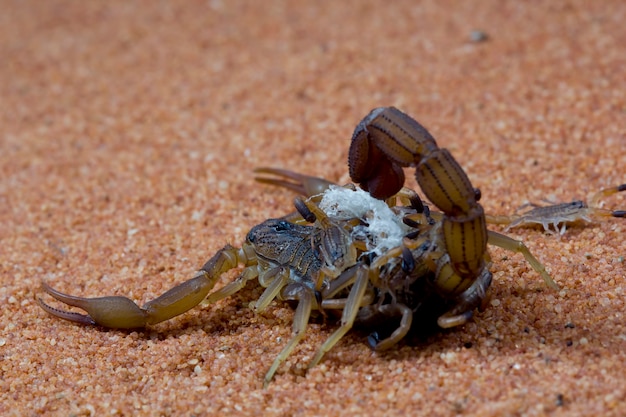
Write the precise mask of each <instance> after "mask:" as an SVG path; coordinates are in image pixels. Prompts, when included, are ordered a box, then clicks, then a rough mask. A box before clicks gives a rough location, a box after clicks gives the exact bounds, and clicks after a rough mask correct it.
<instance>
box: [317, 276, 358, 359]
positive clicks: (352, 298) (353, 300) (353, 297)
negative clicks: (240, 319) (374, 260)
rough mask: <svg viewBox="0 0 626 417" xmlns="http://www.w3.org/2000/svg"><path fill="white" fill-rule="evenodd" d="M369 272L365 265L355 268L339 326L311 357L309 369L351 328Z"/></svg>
mask: <svg viewBox="0 0 626 417" xmlns="http://www.w3.org/2000/svg"><path fill="white" fill-rule="evenodd" d="M369 271H370V270H369V268H368V267H367V266H366V265H361V266H360V267H359V268H357V270H356V279H355V281H354V284H353V286H352V288H351V289H350V293H349V294H348V299H347V301H346V305H345V308H344V310H343V313H342V316H341V326H340V327H339V328H338V329H337V330H335V331H334V332H333V334H331V335H330V337H329V338H328V339H327V340H326V341H325V342H324V343H323V344H322V346H320V347H319V349H318V350H317V353H316V354H315V356H314V357H313V360H311V362H310V363H309V369H310V368H313V367H314V366H315V365H317V364H318V363H319V362H320V361H321V360H322V357H323V356H324V354H325V353H326V352H328V351H329V350H330V349H332V347H333V346H335V345H336V344H337V342H339V340H341V338H342V337H343V336H344V335H345V334H346V333H347V332H348V331H349V330H350V329H351V328H352V325H353V324H354V320H355V318H356V315H357V313H358V312H359V308H360V306H361V303H362V300H363V298H364V296H365V291H366V290H367V287H368V284H369Z"/></svg>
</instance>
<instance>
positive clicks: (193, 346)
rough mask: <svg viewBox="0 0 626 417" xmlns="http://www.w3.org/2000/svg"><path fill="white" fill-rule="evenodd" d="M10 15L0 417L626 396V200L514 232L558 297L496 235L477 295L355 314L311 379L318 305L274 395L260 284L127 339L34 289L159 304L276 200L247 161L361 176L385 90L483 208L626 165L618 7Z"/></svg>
mask: <svg viewBox="0 0 626 417" xmlns="http://www.w3.org/2000/svg"><path fill="white" fill-rule="evenodd" d="M0 10H2V12H1V13H0V57H1V58H0V108H1V109H2V110H1V111H0V146H1V152H0V169H1V171H0V172H1V177H0V259H2V262H1V264H0V265H1V267H0V268H1V269H0V271H1V273H0V280H1V288H0V303H1V305H2V312H1V313H0V314H1V319H0V368H1V372H2V378H1V380H0V414H2V415H21V416H27V415H52V416H73V415H78V416H83V415H98V416H102V415H155V416H157V415H177V416H182V415H185V416H192V415H215V414H218V413H219V414H222V415H227V414H232V415H261V414H263V415H268V416H283V415H284V416H287V415H299V416H306V415H355V416H356V415H383V414H384V415H388V416H394V415H398V416H404V415H428V416H454V415H464V416H474V415H475V416H517V415H524V416H540V415H555V416H557V415H567V416H583V415H598V416H599V415H603V416H620V415H625V414H626V383H625V377H624V374H625V370H626V365H625V363H626V324H625V313H626V303H625V299H624V298H625V294H626V283H625V282H624V276H625V273H626V263H625V262H624V256H625V255H626V243H625V240H624V231H625V230H626V223H624V220H621V219H612V220H609V221H605V222H601V223H597V224H593V225H588V226H580V227H571V228H570V229H569V230H568V231H567V233H566V234H565V235H564V236H563V237H561V238H559V237H558V236H552V235H547V234H545V233H543V232H542V231H541V230H540V229H517V230H515V231H513V232H511V233H510V235H511V236H514V237H516V238H520V239H523V240H524V241H525V242H526V243H527V244H528V246H529V247H530V249H531V250H532V251H533V252H534V253H535V254H536V255H537V256H538V258H539V259H541V260H542V261H543V262H544V263H545V265H546V266H547V267H548V269H549V270H550V272H551V274H552V275H553V277H554V278H555V280H556V281H557V282H558V283H559V285H560V286H561V290H560V291H553V290H550V289H548V288H546V286H545V285H544V284H543V282H542V281H541V279H540V278H539V277H538V276H537V274H536V273H535V272H534V271H532V270H531V269H530V268H529V266H528V265H527V264H526V263H525V261H524V260H523V258H522V257H521V256H519V255H513V254H510V253H507V252H504V251H502V250H497V249H494V250H492V254H493V258H494V265H493V267H492V270H493V273H494V284H493V286H492V290H493V299H492V301H491V305H490V306H489V308H488V309H487V310H486V311H485V312H483V313H481V314H478V315H477V316H476V317H475V319H474V320H473V321H472V322H471V323H469V324H467V325H466V326H464V327H462V328H459V329H456V330H454V331H450V332H445V333H441V334H438V335H435V336H433V337H431V338H430V339H428V340H427V341H426V342H424V343H419V344H417V345H415V344H413V345H411V344H406V343H403V344H401V345H400V346H398V347H397V348H396V349H393V350H392V351H390V352H387V353H384V354H376V353H374V352H372V351H371V350H370V349H369V347H368V346H367V343H366V341H365V340H364V337H363V335H362V334H359V333H350V334H349V335H348V336H346V337H345V338H344V339H343V340H342V341H341V342H340V343H339V344H338V345H337V346H336V347H335V348H334V349H333V350H332V351H331V352H330V353H329V354H328V355H326V357H325V360H324V361H323V363H322V364H321V365H320V366H318V367H317V368H315V369H313V370H311V371H310V372H308V373H305V366H306V364H307V362H308V361H309V360H310V359H311V357H312V355H313V354H314V352H315V349H316V348H317V347H318V346H319V345H320V344H321V343H322V342H323V340H325V338H326V337H328V335H329V334H330V333H331V332H332V331H333V329H334V328H335V327H334V326H333V325H332V324H323V323H313V324H311V326H310V328H309V331H308V334H307V337H306V338H305V340H304V342H303V343H302V344H301V345H300V346H299V347H298V348H297V349H296V351H295V352H294V354H293V355H291V356H290V357H289V358H288V360H287V361H286V363H285V364H284V365H283V366H282V367H281V368H280V369H279V371H278V374H277V376H276V379H275V381H274V382H273V383H272V384H271V385H270V386H269V388H268V389H265V390H264V389H263V388H262V378H263V375H264V373H265V371H266V370H267V368H268V367H269V365H270V364H271V362H272V361H273V359H274V358H275V356H276V355H277V353H278V352H279V351H280V349H282V347H283V344H284V343H285V341H286V340H287V339H288V338H289V336H290V331H291V319H292V315H293V311H292V310H291V308H289V306H287V305H285V304H281V303H274V304H273V305H272V306H271V307H270V308H269V309H268V310H267V311H266V312H264V313H263V314H254V313H253V312H252V311H251V310H250V309H249V308H248V307H247V306H248V302H249V301H250V300H253V299H255V298H257V297H258V296H259V294H260V292H259V290H258V289H256V288H255V287H254V286H249V287H247V288H246V289H245V290H244V291H242V292H241V293H240V294H238V295H237V296H236V297H233V298H231V299H228V300H224V301H222V302H219V303H218V304H217V305H214V306H210V307H207V308H199V309H195V310H193V311H191V312H189V313H186V314H184V315H182V316H180V317H177V318H175V319H173V320H171V321H170V322H167V323H163V324H160V325H157V326H155V327H154V328H152V329H150V330H148V331H141V332H139V331H135V332H125V331H103V330H102V329H98V328H88V327H83V326H79V325H74V324H71V323H68V322H65V321H61V320H56V319H53V318H51V317H49V316H48V315H47V314H46V313H44V312H43V311H42V310H40V309H39V308H38V306H37V305H36V303H35V301H34V297H35V295H36V294H37V289H38V287H39V285H40V282H41V281H42V280H45V281H46V282H48V283H50V284H51V285H53V286H54V287H55V288H57V289H59V290H61V291H65V292H70V293H72V294H77V295H85V296H99V295H109V294H118V295H121V294H123V295H128V296H130V297H132V298H133V299H135V300H137V301H138V302H140V303H143V302H145V301H146V300H149V299H152V298H154V297H155V296H157V295H159V294H160V293H162V292H163V291H164V290H166V289H168V288H169V287H171V286H172V285H174V284H175V283H179V282H182V281H183V280H185V279H187V278H189V277H191V276H192V275H193V273H194V271H195V270H196V269H197V268H199V267H200V266H201V265H202V264H203V263H204V261H205V260H207V259H208V258H209V257H210V256H212V255H213V253H215V251H216V250H218V249H219V248H221V247H222V246H223V245H224V244H225V243H227V242H229V243H232V244H235V245H238V244H239V243H240V242H242V241H243V239H244V238H245V235H246V233H247V231H248V230H249V229H250V228H251V227H252V226H254V225H255V224H257V223H259V222H261V221H263V220H265V219H267V218H271V217H277V216H280V215H283V214H285V213H287V212H288V211H291V204H292V203H291V202H292V199H293V195H292V194H291V193H290V192H288V191H286V190H281V189H275V188H271V187H267V186H263V185H259V184H255V182H254V181H253V175H252V172H251V170H252V169H253V168H254V167H258V166H276V167H282V168H287V169H292V170H296V171H298V172H303V173H307V174H312V175H318V176H324V177H326V178H329V179H331V180H334V181H338V182H346V181H349V177H348V175H347V166H346V157H347V151H348V145H349V140H350V137H351V134H352V130H353V129H354V127H355V125H356V124H357V123H358V121H359V120H360V119H361V118H362V117H363V116H365V115H366V114H367V113H368V112H369V111H370V109H372V108H374V107H378V106H387V105H393V106H396V107H399V108H401V109H402V110H404V111H405V112H407V113H409V114H410V115H412V116H414V117H415V118H416V119H417V120H419V121H420V122H421V123H422V124H424V125H425V126H426V127H427V128H428V129H429V130H430V132H431V133H432V134H433V135H434V136H435V137H436V138H437V141H438V143H439V145H440V146H441V147H446V148H448V149H450V150H451V152H452V153H453V154H454V155H455V157H456V158H457V160H458V161H459V162H460V163H461V165H462V166H463V168H464V169H465V170H466V171H467V173H468V174H469V176H470V178H471V180H472V182H473V184H474V185H475V186H477V187H480V189H481V190H482V194H483V198H482V200H481V202H482V203H483V205H484V207H485V210H486V211H487V212H489V213H492V214H505V213H511V212H513V211H514V210H515V208H516V207H518V206H519V205H521V204H523V203H526V202H529V201H532V202H540V201H541V200H542V199H550V200H553V201H570V200H573V199H585V198H587V197H588V196H590V195H592V194H593V193H594V192H595V191H596V190H598V189H600V188H603V187H607V186H611V185H616V184H620V183H623V182H626V168H625V167H626V152H625V150H626V97H625V88H624V87H625V81H626V78H625V74H626V26H625V25H624V22H625V21H626V3H625V2H623V1H602V2H590V1H582V0H581V1H576V0H573V1H543V2H542V1H532V2H517V1H496V0H493V1H469V2H452V1H442V2H439V1H397V2H383V1H344V2H333V1H319V2H304V1H302V2H297V1H266V2H252V1H237V0H235V1H197V2H171V3H170V2H151V1H143V2H141V1H137V2H123V1H112V2H73V1H61V0H52V1H45V2H44V1H6V0H2V1H0ZM476 31H482V33H484V34H486V35H487V39H486V40H484V41H478V40H479V39H477V38H476V34H477V33H479V32H476ZM407 176H408V177H409V178H410V177H412V175H410V173H408V172H407ZM409 185H410V186H413V187H415V183H414V180H413V179H410V180H409ZM607 205H608V206H611V207H621V208H624V207H626V198H624V196H615V197H612V198H611V199H610V200H608V201H607ZM494 230H499V228H497V227H495V228H494ZM232 277H233V275H229V276H225V277H223V279H222V281H221V283H220V285H221V284H222V283H226V282H228V281H229V280H230V279H232Z"/></svg>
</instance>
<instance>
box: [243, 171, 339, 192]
mask: <svg viewBox="0 0 626 417" xmlns="http://www.w3.org/2000/svg"><path fill="white" fill-rule="evenodd" d="M254 172H256V173H260V174H270V175H276V176H277V177H279V178H265V177H256V178H255V180H256V181H258V182H260V183H263V184H270V185H276V186H279V187H285V188H287V189H289V190H292V191H295V192H296V193H298V194H301V195H304V196H307V197H310V196H313V195H317V194H322V193H323V192H324V191H326V190H327V189H328V187H330V186H331V185H335V183H333V182H330V181H327V180H325V179H323V178H319V177H313V176H309V175H303V174H298V173H296V172H293V171H289V170H286V169H279V168H256V169H255V170H254ZM289 180H293V181H289Z"/></svg>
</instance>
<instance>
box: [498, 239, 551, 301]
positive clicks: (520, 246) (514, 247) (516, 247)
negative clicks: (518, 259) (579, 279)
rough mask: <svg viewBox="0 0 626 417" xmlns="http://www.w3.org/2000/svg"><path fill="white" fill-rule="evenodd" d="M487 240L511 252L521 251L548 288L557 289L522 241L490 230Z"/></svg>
mask: <svg viewBox="0 0 626 417" xmlns="http://www.w3.org/2000/svg"><path fill="white" fill-rule="evenodd" d="M488 242H489V244H490V245H494V246H498V247H501V248H503V249H506V250H510V251H512V252H517V253H521V254H522V255H524V259H526V262H528V263H529V264H530V266H532V267H533V269H534V270H535V271H537V272H538V273H539V275H541V278H543V280H544V281H545V283H546V284H547V285H548V286H549V287H550V288H553V289H555V290H558V289H559V286H558V285H557V284H556V283H555V282H554V280H553V279H552V277H550V274H548V271H546V268H545V267H544V266H543V264H542V263H541V262H539V260H538V259H537V258H535V256H534V255H533V254H532V253H531V252H530V250H529V249H528V247H527V246H526V245H525V244H524V242H522V241H520V240H515V239H512V238H510V237H508V236H506V235H503V234H501V233H497V232H494V231H491V230H490V231H489V240H488Z"/></svg>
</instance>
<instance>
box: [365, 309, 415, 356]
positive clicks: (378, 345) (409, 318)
mask: <svg viewBox="0 0 626 417" xmlns="http://www.w3.org/2000/svg"><path fill="white" fill-rule="evenodd" d="M378 312H379V313H382V314H387V315H390V316H398V315H400V316H401V319H400V325H399V326H398V328H397V329H396V330H394V331H393V333H391V335H390V336H389V337H386V338H384V339H382V340H379V339H378V338H377V337H376V336H375V335H370V336H369V337H368V338H367V341H368V342H369V344H370V347H371V348H372V349H374V350H376V351H383V350H387V349H389V348H391V347H393V346H395V345H396V344H398V342H400V340H402V339H404V337H405V336H406V335H407V333H408V332H409V330H411V324H412V323H413V311H412V310H411V309H410V308H408V307H407V306H405V305H404V304H399V303H395V304H384V305H381V306H380V307H378Z"/></svg>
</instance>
